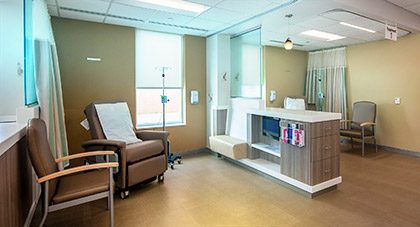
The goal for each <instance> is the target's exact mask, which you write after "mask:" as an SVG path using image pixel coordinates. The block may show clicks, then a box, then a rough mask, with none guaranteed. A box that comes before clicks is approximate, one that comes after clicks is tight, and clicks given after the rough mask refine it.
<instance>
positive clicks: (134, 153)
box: [82, 101, 169, 199]
mask: <svg viewBox="0 0 420 227" xmlns="http://www.w3.org/2000/svg"><path fill="white" fill-rule="evenodd" d="M118 102H125V101H94V102H92V103H91V104H89V105H88V106H87V107H86V108H85V114H86V117H87V119H88V122H89V127H90V133H91V136H92V140H90V141H87V142H85V143H83V144H82V147H83V148H85V149H86V151H95V150H104V149H105V150H113V151H115V152H116V153H117V154H118V162H119V164H120V166H119V172H118V173H117V174H116V182H115V183H116V186H117V188H118V189H120V196H121V198H123V199H124V198H126V197H128V196H129V190H128V188H129V187H130V186H133V185H135V184H138V183H141V182H145V181H147V180H150V179H153V178H155V177H156V176H157V178H158V181H159V182H161V181H163V180H164V173H165V171H166V170H167V168H168V161H167V160H168V157H167V156H168V155H167V154H168V145H167V144H168V142H167V140H168V136H169V132H166V131H140V132H136V136H137V137H138V138H139V139H141V140H143V141H142V142H138V143H134V144H129V145H126V143H125V142H123V141H116V140H108V139H106V137H105V134H104V132H103V130H102V126H101V123H100V121H99V118H98V115H97V112H96V108H95V104H111V103H118Z"/></svg>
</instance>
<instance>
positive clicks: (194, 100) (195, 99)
mask: <svg viewBox="0 0 420 227" xmlns="http://www.w3.org/2000/svg"><path fill="white" fill-rule="evenodd" d="M197 103H198V91H196V90H192V91H191V104H193V105H194V104H197Z"/></svg>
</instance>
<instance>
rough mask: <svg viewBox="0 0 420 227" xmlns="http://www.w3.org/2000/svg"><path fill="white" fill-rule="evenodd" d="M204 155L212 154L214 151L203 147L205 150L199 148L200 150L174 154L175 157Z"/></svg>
mask: <svg viewBox="0 0 420 227" xmlns="http://www.w3.org/2000/svg"><path fill="white" fill-rule="evenodd" d="M203 153H212V151H211V150H210V149H208V148H207V147H203V148H198V149H193V150H186V151H178V152H174V155H181V156H191V155H197V154H203Z"/></svg>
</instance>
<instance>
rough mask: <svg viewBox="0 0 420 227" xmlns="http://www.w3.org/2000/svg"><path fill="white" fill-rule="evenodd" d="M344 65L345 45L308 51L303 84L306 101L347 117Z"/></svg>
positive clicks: (345, 64)
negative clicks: (304, 82)
mask: <svg viewBox="0 0 420 227" xmlns="http://www.w3.org/2000/svg"><path fill="white" fill-rule="evenodd" d="M346 67H347V63H346V48H345V47H343V48H337V49H330V50H323V51H316V52H310V53H309V57H308V69H307V73H306V84H305V96H306V97H307V98H308V103H309V104H315V105H316V109H317V110H318V111H326V112H336V113H341V114H342V119H347V97H346V77H345V72H346Z"/></svg>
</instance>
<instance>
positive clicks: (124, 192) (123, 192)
mask: <svg viewBox="0 0 420 227" xmlns="http://www.w3.org/2000/svg"><path fill="white" fill-rule="evenodd" d="M129 196H130V192H129V191H128V190H127V191H121V192H120V197H121V199H126V198H127V197H129Z"/></svg>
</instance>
